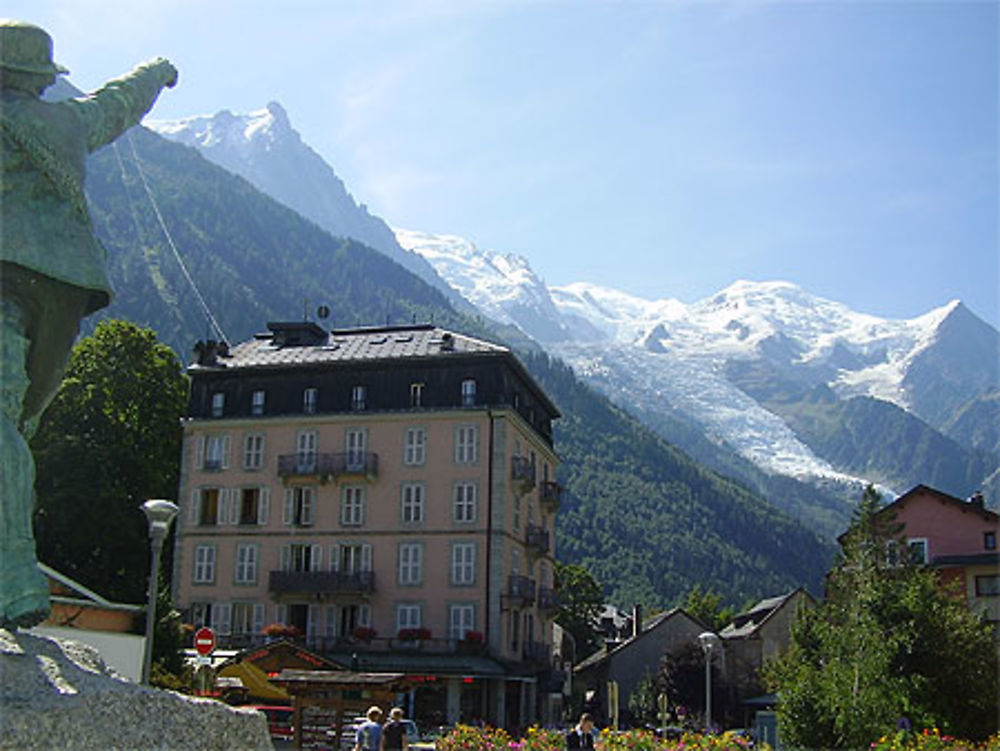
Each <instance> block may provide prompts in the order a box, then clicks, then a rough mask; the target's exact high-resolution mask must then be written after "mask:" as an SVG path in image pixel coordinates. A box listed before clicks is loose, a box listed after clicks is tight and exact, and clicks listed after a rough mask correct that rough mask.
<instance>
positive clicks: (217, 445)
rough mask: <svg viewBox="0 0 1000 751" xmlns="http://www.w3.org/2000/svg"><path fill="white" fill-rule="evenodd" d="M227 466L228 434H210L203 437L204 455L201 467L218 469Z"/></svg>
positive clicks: (210, 469)
mask: <svg viewBox="0 0 1000 751" xmlns="http://www.w3.org/2000/svg"><path fill="white" fill-rule="evenodd" d="M228 466H229V436H228V435H210V436H207V437H206V438H205V456H204V458H203V461H202V469H205V470H209V471H212V470H216V471H217V470H220V469H226V468H227V467H228Z"/></svg>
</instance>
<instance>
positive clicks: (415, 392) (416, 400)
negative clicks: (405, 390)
mask: <svg viewBox="0 0 1000 751" xmlns="http://www.w3.org/2000/svg"><path fill="white" fill-rule="evenodd" d="M410 406H411V407H422V406H424V384H422V383H411V384H410Z"/></svg>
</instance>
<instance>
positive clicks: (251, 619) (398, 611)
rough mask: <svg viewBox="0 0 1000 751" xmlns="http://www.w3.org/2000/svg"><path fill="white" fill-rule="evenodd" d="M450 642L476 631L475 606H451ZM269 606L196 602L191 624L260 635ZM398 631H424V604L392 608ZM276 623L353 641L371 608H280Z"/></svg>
mask: <svg viewBox="0 0 1000 751" xmlns="http://www.w3.org/2000/svg"><path fill="white" fill-rule="evenodd" d="M447 607H448V610H447V612H448V634H447V638H449V639H456V640H457V639H465V638H466V636H467V634H468V633H469V632H470V631H475V630H476V605H475V603H451V604H449V605H448V606H447ZM266 609H267V605H266V604H265V603H261V602H253V601H237V602H232V603H228V602H215V603H209V602H195V603H193V604H192V607H191V620H192V623H193V624H194V625H195V626H196V627H200V626H211V627H212V629H213V630H214V631H215V632H216V633H218V634H233V635H247V636H254V635H260V634H261V633H262V632H263V631H264V627H265V625H266V624H265V622H264V621H265V618H266ZM393 610H394V612H395V622H396V630H397V631H402V630H404V629H415V628H422V626H423V623H424V617H423V612H424V605H423V603H413V602H401V603H396V604H395V605H394V607H393ZM273 617H274V621H273V622H274V623H280V624H286V625H287V624H292V623H301V624H303V625H304V626H305V627H304V628H303V629H302V630H303V631H304V632H305V635H306V636H307V637H308V636H314V637H315V636H318V635H322V636H324V637H326V638H339V637H344V636H346V637H353V636H354V635H355V634H356V633H357V631H358V629H370V628H372V615H371V605H369V604H367V603H359V604H351V605H325V606H323V605H317V604H314V603H312V604H306V603H302V604H294V603H293V604H286V603H282V604H278V605H275V606H274V616H273Z"/></svg>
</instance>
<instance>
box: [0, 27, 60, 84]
mask: <svg viewBox="0 0 1000 751" xmlns="http://www.w3.org/2000/svg"><path fill="white" fill-rule="evenodd" d="M0 68H6V69H7V70H16V71H21V72H23V73H41V74H50V75H57V74H60V73H69V71H68V70H66V69H65V68H64V67H63V66H61V65H58V64H57V63H55V62H53V61H52V37H50V36H49V35H48V32H46V31H45V29H42V28H40V27H38V26H35V25H34V24H32V23H27V22H25V21H10V20H7V19H2V20H0Z"/></svg>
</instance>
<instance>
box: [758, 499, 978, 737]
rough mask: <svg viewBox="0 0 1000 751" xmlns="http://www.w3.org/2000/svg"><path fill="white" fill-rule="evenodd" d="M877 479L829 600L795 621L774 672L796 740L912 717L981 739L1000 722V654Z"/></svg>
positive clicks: (846, 543) (860, 732)
mask: <svg viewBox="0 0 1000 751" xmlns="http://www.w3.org/2000/svg"><path fill="white" fill-rule="evenodd" d="M880 502H881V499H880V497H879V495H878V493H877V492H876V491H875V489H874V488H872V487H871V486H869V487H868V488H867V489H866V491H865V493H864V496H863V497H862V500H861V503H860V504H859V506H858V509H857V511H856V513H855V515H854V518H853V520H852V524H851V527H850V528H849V530H848V532H847V533H846V534H845V536H844V537H843V538H842V541H841V542H842V546H843V549H842V554H841V556H840V559H839V562H838V565H837V566H836V568H835V569H834V570H833V571H832V572H831V574H830V577H829V579H828V582H827V599H826V601H825V602H823V603H822V604H821V605H820V606H819V607H817V608H814V609H812V610H807V611H805V612H803V613H802V614H801V617H800V618H799V620H798V621H797V623H796V624H795V626H794V627H793V630H792V642H791V645H790V648H789V650H788V651H787V652H786V654H785V655H784V656H783V657H781V658H780V659H779V660H777V661H776V662H775V663H773V664H772V665H771V666H770V667H769V670H768V674H769V679H770V682H771V683H772V686H773V687H774V688H775V689H777V690H778V691H780V693H781V703H780V705H779V713H780V718H781V723H782V725H781V727H782V733H783V736H784V738H785V739H786V742H787V743H789V744H791V745H796V746H807V747H811V748H859V747H867V746H868V744H869V743H870V742H871V741H872V740H874V739H876V738H878V737H879V736H880V735H882V734H883V733H885V732H887V731H891V730H893V729H894V728H895V726H896V723H897V721H898V720H899V719H900V718H902V717H905V718H907V719H908V720H909V721H910V722H911V723H912V724H913V725H914V726H915V727H938V728H940V729H941V730H942V731H944V732H947V733H949V734H951V735H956V736H964V737H971V738H973V739H982V738H985V737H986V736H988V735H989V734H990V733H991V732H993V731H995V730H996V728H997V716H996V706H997V685H996V675H997V653H996V645H995V643H994V641H993V638H992V634H991V631H990V629H989V627H988V626H987V624H985V623H984V622H983V621H981V620H980V619H979V618H978V617H977V616H975V615H974V614H972V613H971V612H970V611H969V609H968V608H967V606H966V604H965V602H964V600H963V599H962V598H961V596H960V595H959V593H956V592H953V591H949V590H947V589H946V588H943V587H942V585H941V582H940V581H939V580H938V578H937V576H936V575H935V574H934V573H933V572H932V571H930V570H928V569H925V568H923V567H919V566H915V565H911V564H910V563H909V561H908V560H907V557H906V556H905V555H901V553H902V551H905V549H906V548H905V541H904V540H903V539H902V538H901V537H900V527H899V525H897V524H896V523H895V521H894V520H893V519H892V517H891V514H888V513H884V512H881V513H880Z"/></svg>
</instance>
